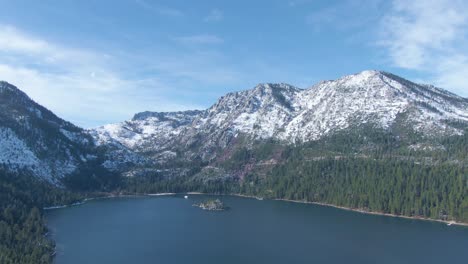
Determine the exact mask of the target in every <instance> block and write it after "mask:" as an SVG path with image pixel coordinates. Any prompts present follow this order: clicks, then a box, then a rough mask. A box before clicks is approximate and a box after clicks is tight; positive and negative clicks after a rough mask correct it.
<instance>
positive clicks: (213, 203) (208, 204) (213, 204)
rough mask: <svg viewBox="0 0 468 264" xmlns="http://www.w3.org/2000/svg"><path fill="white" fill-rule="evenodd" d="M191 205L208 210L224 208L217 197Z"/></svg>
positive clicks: (221, 209)
mask: <svg viewBox="0 0 468 264" xmlns="http://www.w3.org/2000/svg"><path fill="white" fill-rule="evenodd" d="M193 206H196V207H200V208H201V209H203V210H208V211H223V210H225V209H226V207H225V206H224V204H223V202H221V200H219V199H214V200H208V201H204V202H201V203H196V204H194V205H193Z"/></svg>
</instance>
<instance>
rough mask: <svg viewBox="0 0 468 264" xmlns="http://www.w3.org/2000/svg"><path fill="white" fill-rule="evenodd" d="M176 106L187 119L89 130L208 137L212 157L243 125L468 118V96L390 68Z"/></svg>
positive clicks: (294, 135) (296, 133) (293, 135)
mask: <svg viewBox="0 0 468 264" xmlns="http://www.w3.org/2000/svg"><path fill="white" fill-rule="evenodd" d="M144 113H145V115H146V116H150V115H153V116H165V115H174V114H173V113H157V112H144ZM149 113H151V114H149ZM184 113H190V115H186V116H184ZM177 114H178V115H182V116H184V120H185V122H183V123H180V122H179V123H177V125H175V126H174V124H173V123H171V124H169V123H168V122H167V120H165V121H160V120H156V119H154V118H147V119H145V118H141V117H143V116H144V115H143V114H136V115H135V116H139V117H140V118H138V119H135V118H133V119H132V120H129V121H124V122H122V123H117V124H112V125H106V126H103V127H100V128H97V129H94V130H90V131H92V133H93V135H94V137H95V138H96V139H98V140H99V141H100V142H101V143H105V141H106V139H104V138H106V137H107V138H108V140H115V141H118V142H120V143H122V144H123V145H125V146H127V147H129V148H130V149H133V150H137V151H145V150H151V151H152V152H158V151H162V152H165V153H166V154H167V151H172V152H174V153H175V152H176V151H174V149H171V148H169V147H168V146H169V145H171V144H177V145H193V143H197V142H198V143H199V141H202V142H206V143H202V145H203V144H204V146H201V148H202V152H205V154H206V155H202V156H205V157H206V159H210V158H213V155H210V154H209V153H208V152H212V151H214V149H216V148H218V147H221V148H225V147H227V145H228V143H229V142H230V141H232V140H233V138H235V137H237V136H238V135H239V133H241V134H245V135H247V136H250V137H251V138H252V139H261V140H262V139H263V140H265V139H269V138H273V139H277V140H280V141H284V142H289V143H298V142H308V141H314V140H319V139H320V138H323V137H324V136H327V135H330V134H332V133H336V132H337V131H341V130H346V129H350V128H352V127H355V126H360V125H363V124H373V125H374V126H376V127H379V128H383V129H387V130H391V129H392V127H394V126H405V127H407V128H408V129H411V130H414V131H415V132H416V133H421V134H424V135H425V136H435V137H440V136H447V135H454V134H461V133H463V130H460V129H458V128H457V127H456V126H452V125H450V124H449V121H450V122H452V121H453V122H468V99H466V98H463V97H461V96H458V95H455V94H452V93H450V92H448V91H445V90H443V89H441V88H436V87H433V86H429V85H420V84H416V83H413V82H411V81H408V80H406V79H403V78H401V77H398V76H396V75H393V74H391V73H387V72H383V71H375V70H369V71H363V72H360V73H357V74H353V75H347V76H343V77H341V78H339V79H337V80H328V81H322V82H319V83H317V84H315V85H313V86H311V87H309V88H307V89H300V88H297V87H295V86H292V85H289V84H284V83H281V84H272V83H260V84H258V85H256V86H255V87H254V88H252V89H249V90H243V91H238V92H230V93H227V94H226V95H224V96H221V97H220V98H219V100H218V101H217V102H215V103H214V104H213V105H212V106H211V107H209V108H207V109H205V110H197V111H195V112H190V111H189V112H177ZM174 153H172V154H174ZM192 154H193V153H192Z"/></svg>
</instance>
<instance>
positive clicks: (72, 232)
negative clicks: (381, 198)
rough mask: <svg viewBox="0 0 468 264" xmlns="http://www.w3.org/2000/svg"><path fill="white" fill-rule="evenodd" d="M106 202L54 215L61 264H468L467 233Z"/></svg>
mask: <svg viewBox="0 0 468 264" xmlns="http://www.w3.org/2000/svg"><path fill="white" fill-rule="evenodd" d="M207 198H208V196H201V195H192V196H190V197H189V199H187V200H186V199H183V198H182V197H181V196H175V197H135V198H115V199H103V200H95V201H91V202H88V203H86V204H83V205H80V206H76V207H70V208H63V209H57V210H50V211H48V212H47V219H48V223H49V228H50V230H51V234H52V238H53V239H54V240H55V241H56V243H57V255H56V263H58V264H72V263H77V264H78V263H79V264H82V263H88V264H91V263H99V264H104V263H112V264H118V263H132V264H133V263H135V264H145V263H163V264H170V263H181V264H198V263H200V264H201V263H203V264H211V263H213V264H215V263H216V264H218V263H256V264H260V263H340V264H341V263H352V264H354V263H356V264H364V263H398V264H403V263H411V264H415V263H438V264H440V263H462V264H466V263H468V228H467V227H458V226H447V225H445V224H442V223H434V222H427V221H416V220H408V219H399V218H392V217H384V216H376V215H365V214H360V213H355V212H349V211H344V210H339V209H335V208H330V207H323V206H318V205H308V204H298V203H290V202H281V201H268V200H265V201H258V200H255V199H248V198H239V197H230V196H226V197H224V196H222V197H220V199H221V200H223V202H224V203H225V205H227V206H229V207H230V208H231V209H230V210H227V211H223V212H208V211H203V210H201V209H199V208H196V207H193V206H192V204H193V203H194V202H197V201H200V200H204V199H207Z"/></svg>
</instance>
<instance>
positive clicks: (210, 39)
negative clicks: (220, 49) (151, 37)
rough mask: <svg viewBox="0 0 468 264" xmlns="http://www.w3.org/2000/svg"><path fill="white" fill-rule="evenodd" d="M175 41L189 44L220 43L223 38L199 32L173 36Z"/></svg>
mask: <svg viewBox="0 0 468 264" xmlns="http://www.w3.org/2000/svg"><path fill="white" fill-rule="evenodd" d="M174 39H175V40H176V41H178V42H180V43H183V44H189V45H204V44H221V43H223V42H224V40H223V39H222V38H220V37H218V36H216V35H209V34H201V35H192V36H184V37H177V38H174Z"/></svg>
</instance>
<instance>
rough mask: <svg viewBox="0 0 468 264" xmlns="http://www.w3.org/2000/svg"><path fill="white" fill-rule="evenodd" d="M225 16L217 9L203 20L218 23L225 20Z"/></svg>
mask: <svg viewBox="0 0 468 264" xmlns="http://www.w3.org/2000/svg"><path fill="white" fill-rule="evenodd" d="M223 18H224V14H223V12H222V11H221V10H219V9H217V8H215V9H212V10H211V11H210V13H209V14H208V15H207V16H206V17H205V18H204V19H203V21H205V22H218V21H221V20H223Z"/></svg>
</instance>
